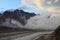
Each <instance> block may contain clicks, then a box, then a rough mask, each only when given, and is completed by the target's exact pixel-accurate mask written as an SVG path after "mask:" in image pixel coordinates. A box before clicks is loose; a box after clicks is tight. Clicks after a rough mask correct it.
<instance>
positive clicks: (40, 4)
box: [0, 0, 60, 13]
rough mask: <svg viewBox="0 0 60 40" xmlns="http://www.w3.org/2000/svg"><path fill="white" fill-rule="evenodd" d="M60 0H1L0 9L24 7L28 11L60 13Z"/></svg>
mask: <svg viewBox="0 0 60 40" xmlns="http://www.w3.org/2000/svg"><path fill="white" fill-rule="evenodd" d="M59 4H60V0H0V11H4V10H8V9H17V8H19V9H23V10H24V11H28V12H35V13H42V12H51V13H60V5H59Z"/></svg>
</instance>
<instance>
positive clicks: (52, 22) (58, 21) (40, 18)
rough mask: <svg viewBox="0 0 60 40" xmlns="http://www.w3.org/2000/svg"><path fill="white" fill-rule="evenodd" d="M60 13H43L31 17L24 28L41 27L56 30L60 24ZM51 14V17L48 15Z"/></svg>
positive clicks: (41, 28)
mask: <svg viewBox="0 0 60 40" xmlns="http://www.w3.org/2000/svg"><path fill="white" fill-rule="evenodd" d="M59 15H60V14H58V13H57V15H55V13H53V14H48V13H44V14H43V13H42V14H41V15H36V16H34V17H31V18H30V19H29V20H28V22H27V24H26V25H25V26H24V28H27V29H40V30H55V29H56V28H57V27H58V26H59V25H60V16H59ZM48 16H50V18H49V17H48Z"/></svg>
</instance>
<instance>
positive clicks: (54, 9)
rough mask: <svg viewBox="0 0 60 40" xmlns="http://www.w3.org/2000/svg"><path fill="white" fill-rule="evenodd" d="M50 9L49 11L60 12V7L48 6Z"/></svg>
mask: <svg viewBox="0 0 60 40" xmlns="http://www.w3.org/2000/svg"><path fill="white" fill-rule="evenodd" d="M48 11H49V12H57V13H58V12H60V8H59V9H58V8H48Z"/></svg>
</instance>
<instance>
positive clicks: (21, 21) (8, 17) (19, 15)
mask: <svg viewBox="0 0 60 40" xmlns="http://www.w3.org/2000/svg"><path fill="white" fill-rule="evenodd" d="M35 15H36V14H35V13H28V12H25V11H23V10H18V9H16V10H14V11H11V10H6V11H5V12H3V14H2V16H0V25H3V26H10V27H12V26H13V27H23V25H25V24H26V20H28V19H29V18H30V17H33V16H35Z"/></svg>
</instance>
